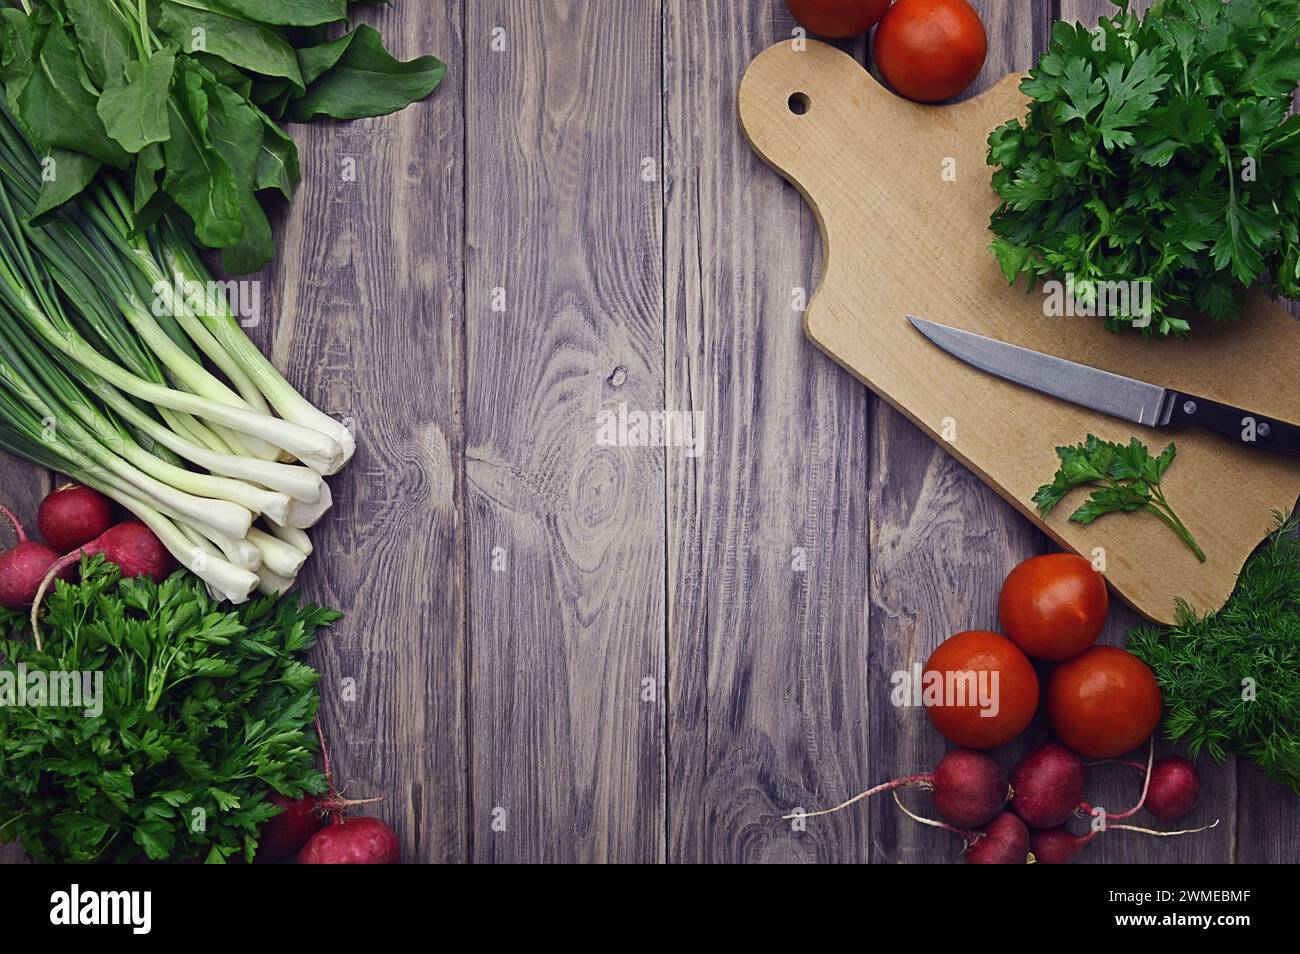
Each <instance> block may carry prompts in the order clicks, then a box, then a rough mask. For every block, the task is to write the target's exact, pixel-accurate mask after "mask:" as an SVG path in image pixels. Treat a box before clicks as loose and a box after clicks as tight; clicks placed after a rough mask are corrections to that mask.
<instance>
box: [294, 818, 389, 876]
mask: <svg viewBox="0 0 1300 954" xmlns="http://www.w3.org/2000/svg"><path fill="white" fill-rule="evenodd" d="M401 850H402V849H401V845H400V844H398V841H397V835H395V834H393V830H392V829H391V828H389V827H388V826H387V825H385V824H384V823H383V822H382V821H380V820H379V819H378V818H345V819H343V820H342V821H338V822H335V823H334V824H333V825H330V826H329V827H328V828H322V829H321V830H320V831H318V832H316V834H314V835H312V836H311V840H309V841H308V842H307V844H305V845H304V846H303V849H302V851H300V852H298V864H300V865H395V864H397V861H398V857H399V855H400V854H401Z"/></svg>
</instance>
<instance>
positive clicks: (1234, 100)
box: [988, 0, 1300, 337]
mask: <svg viewBox="0 0 1300 954" xmlns="http://www.w3.org/2000/svg"><path fill="white" fill-rule="evenodd" d="M1115 2H1116V6H1118V7H1119V10H1118V11H1117V12H1116V13H1115V14H1114V15H1112V16H1110V17H1103V18H1102V19H1101V20H1100V21H1099V22H1098V24H1097V28H1096V31H1090V30H1088V29H1087V28H1085V27H1084V26H1083V25H1082V24H1070V23H1064V22H1061V23H1057V24H1056V25H1055V26H1054V28H1053V30H1052V42H1051V45H1050V47H1049V48H1048V50H1047V51H1046V52H1045V53H1044V54H1043V55H1042V57H1041V58H1040V59H1039V61H1038V63H1037V65H1036V66H1035V67H1034V68H1033V69H1032V70H1031V71H1030V73H1029V75H1028V77H1027V78H1026V79H1025V80H1024V81H1023V82H1022V84H1021V90H1022V91H1024V92H1025V93H1026V94H1027V95H1028V96H1029V97H1030V105H1029V110H1028V113H1027V115H1026V116H1025V117H1024V119H1023V121H1021V120H1020V119H1014V120H1011V121H1010V122H1008V123H1006V124H1004V125H1003V126H1000V127H998V128H997V129H995V130H994V131H993V133H992V134H991V135H990V136H989V153H988V161H989V164H990V165H993V166H997V167H999V168H998V169H997V171H996V172H995V173H994V175H993V188H994V189H995V191H996V192H997V193H998V195H999V196H1000V197H1001V199H1002V203H1001V205H1000V206H999V207H998V209H997V210H996V211H995V212H994V214H993V219H992V224H991V228H992V230H993V232H994V233H995V234H996V235H997V238H996V239H995V240H994V242H993V245H992V248H993V251H994V253H995V254H996V256H997V258H998V260H999V262H1000V264H1001V266H1002V270H1003V273H1004V274H1005V275H1006V278H1007V280H1008V281H1010V282H1015V281H1016V279H1017V278H1018V277H1019V276H1020V275H1024V276H1025V277H1026V279H1027V282H1028V285H1029V288H1030V289H1031V290H1032V289H1033V287H1034V285H1035V283H1036V281H1037V280H1038V279H1040V278H1047V277H1049V276H1055V277H1057V278H1061V279H1064V278H1065V276H1066V275H1067V274H1069V275H1073V277H1074V281H1075V287H1076V289H1081V290H1083V291H1078V292H1076V295H1075V297H1076V298H1077V299H1080V304H1083V305H1085V306H1091V305H1094V304H1095V303H1096V302H1095V295H1096V292H1095V289H1096V285H1095V284H1094V283H1097V282H1143V283H1149V285H1148V286H1146V287H1149V288H1150V291H1151V296H1150V306H1151V307H1150V312H1149V314H1146V315H1143V314H1141V313H1139V312H1140V309H1137V308H1133V307H1132V303H1131V300H1130V307H1129V309H1128V313H1111V314H1106V315H1105V316H1104V318H1105V322H1106V326H1107V327H1108V328H1110V329H1111V330H1112V331H1114V330H1118V329H1121V328H1126V327H1130V326H1134V323H1135V322H1136V323H1137V324H1136V326H1137V327H1142V321H1143V320H1144V319H1145V318H1149V319H1150V324H1149V325H1146V326H1145V327H1142V330H1143V333H1144V334H1148V335H1154V336H1157V337H1166V336H1169V335H1174V336H1184V335H1186V333H1187V332H1188V330H1189V328H1190V325H1189V323H1188V321H1187V317H1186V316H1187V315H1189V314H1193V313H1198V312H1199V313H1204V314H1208V315H1209V316H1210V317H1211V318H1213V319H1214V320H1216V321H1228V320H1232V319H1235V318H1237V317H1239V316H1240V314H1241V311H1242V307H1243V305H1244V302H1245V294H1246V290H1247V289H1248V288H1249V287H1250V286H1251V285H1253V284H1255V283H1256V282H1263V283H1266V284H1272V286H1273V287H1274V289H1275V290H1276V291H1277V292H1278V293H1280V294H1282V295H1284V296H1286V297H1291V298H1294V297H1300V190H1297V189H1296V188H1295V182H1296V179H1297V177H1300V116H1288V115H1287V113H1288V111H1289V109H1290V106H1291V95H1292V92H1293V91H1294V90H1295V87H1296V84H1297V82H1300V51H1297V46H1296V44H1297V39H1300V0H1232V2H1231V3H1224V2H1222V0H1158V2H1156V3H1155V4H1154V5H1153V6H1152V7H1151V8H1150V9H1149V10H1148V11H1147V13H1146V14H1145V15H1144V16H1143V17H1141V18H1139V17H1138V16H1137V15H1136V14H1134V13H1132V12H1130V11H1129V9H1128V2H1127V0H1115ZM1090 298H1092V299H1094V300H1086V299H1090ZM1108 303H1109V304H1111V305H1112V306H1118V307H1113V308H1112V310H1114V311H1121V310H1123V304H1124V298H1122V297H1118V296H1116V298H1115V299H1114V300H1111V299H1108ZM1103 310H1105V309H1103Z"/></svg>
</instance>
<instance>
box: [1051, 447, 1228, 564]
mask: <svg viewBox="0 0 1300 954" xmlns="http://www.w3.org/2000/svg"><path fill="white" fill-rule="evenodd" d="M1177 453H1178V449H1177V448H1176V447H1175V446H1174V445H1173V444H1170V445H1169V446H1168V447H1166V448H1165V449H1164V450H1163V451H1161V452H1160V454H1159V456H1157V457H1152V456H1151V454H1150V452H1149V451H1148V450H1147V448H1146V445H1145V444H1143V443H1142V442H1141V441H1140V440H1138V439H1137V438H1136V437H1134V438H1133V439H1132V440H1130V441H1129V442H1128V443H1127V444H1116V443H1113V442H1111V441H1103V440H1100V439H1099V438H1097V437H1095V436H1094V435H1092V434H1089V435H1088V437H1087V439H1086V440H1084V441H1083V443H1081V444H1074V445H1071V446H1067V447H1058V448H1057V449H1056V456H1057V457H1058V458H1060V462H1061V465H1060V467H1059V469H1058V470H1057V471H1056V474H1055V475H1054V476H1053V478H1052V482H1051V483H1050V484H1043V486H1041V487H1039V488H1038V490H1036V491H1035V492H1034V497H1033V501H1034V504H1035V505H1036V506H1037V507H1038V512H1039V513H1040V514H1041V515H1042V516H1044V517H1046V516H1047V515H1048V514H1049V513H1051V512H1052V510H1053V509H1054V508H1055V507H1056V505H1057V504H1059V503H1060V502H1061V501H1062V500H1064V499H1065V498H1066V497H1067V496H1068V495H1069V493H1070V491H1072V490H1074V489H1075V488H1077V487H1092V488H1094V489H1093V491H1092V493H1091V494H1090V495H1089V496H1088V499H1087V500H1086V501H1085V502H1084V503H1083V504H1082V505H1080V506H1079V508H1078V509H1076V510H1075V511H1074V513H1072V514H1070V519H1071V520H1073V521H1074V522H1076V523H1083V524H1088V523H1092V522H1093V521H1094V520H1096V519H1097V518H1098V517H1103V516H1105V515H1106V514H1108V513H1133V512H1134V511H1137V510H1145V511H1148V512H1149V513H1153V514H1155V515H1156V516H1157V517H1159V518H1160V519H1161V520H1163V521H1164V522H1165V523H1166V524H1167V525H1168V526H1169V528H1170V529H1171V530H1173V531H1174V533H1176V534H1178V537H1179V539H1181V540H1182V541H1183V542H1184V543H1186V544H1187V545H1188V546H1189V547H1190V548H1191V550H1192V552H1193V553H1195V554H1196V558H1197V559H1198V560H1200V561H1201V562H1202V563H1204V562H1205V554H1204V553H1203V552H1202V551H1201V548H1200V547H1199V546H1198V545H1197V543H1196V540H1195V539H1194V538H1193V537H1192V534H1191V532H1190V531H1189V530H1188V529H1187V527H1185V526H1184V525H1183V522H1182V521H1181V520H1179V519H1178V515H1177V514H1175V513H1174V511H1173V508H1172V507H1170V506H1169V502H1168V501H1167V500H1165V495H1164V493H1163V491H1161V489H1160V480H1161V478H1162V477H1164V475H1165V471H1166V470H1168V469H1169V465H1170V464H1172V463H1173V461H1174V457H1175V455H1176V454H1177Z"/></svg>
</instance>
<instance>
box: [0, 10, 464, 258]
mask: <svg viewBox="0 0 1300 954" xmlns="http://www.w3.org/2000/svg"><path fill="white" fill-rule="evenodd" d="M357 2H358V0H183V2H181V0H14V2H13V5H12V6H9V7H8V8H6V9H3V10H0V30H2V31H3V32H2V35H3V44H4V54H3V59H2V60H0V71H2V73H3V81H4V88H5V95H6V99H7V101H8V104H9V107H10V109H11V110H12V112H13V113H14V114H15V115H16V116H17V117H18V118H19V120H20V121H21V122H22V124H23V127H24V129H25V130H26V132H27V134H28V138H29V139H31V140H32V141H33V142H35V143H36V144H38V146H39V147H40V149H41V151H42V153H43V154H46V156H47V168H46V169H45V170H44V171H45V172H46V173H47V175H46V180H45V181H46V185H45V188H44V190H43V192H42V195H41V202H40V206H39V207H38V210H37V211H38V215H37V221H40V215H41V214H48V213H49V212H50V211H52V210H53V209H56V208H57V207H59V206H60V205H62V204H63V203H65V202H67V201H68V200H69V199H70V198H72V197H73V196H75V195H77V194H78V193H80V192H81V191H82V190H83V189H84V188H85V187H86V186H87V185H88V184H89V183H90V182H91V181H92V180H93V179H94V178H95V176H96V175H97V174H99V173H100V170H101V169H105V170H115V172H114V173H112V174H115V175H116V176H118V177H119V178H120V179H121V182H122V184H123V185H124V186H125V187H128V188H130V189H131V190H132V193H133V201H134V210H135V212H136V213H137V215H138V217H139V219H140V220H141V221H142V223H143V224H144V226H148V225H152V224H153V223H154V222H155V221H157V220H158V218H159V217H160V216H161V215H162V214H163V213H164V212H166V211H168V210H169V209H171V208H177V209H179V210H180V211H181V212H182V213H184V217H185V221H186V222H187V223H188V225H189V226H190V227H191V228H192V229H193V233H194V236H195V237H196V238H197V239H198V241H199V242H201V243H202V244H203V245H205V246H207V247H209V248H219V249H222V255H223V262H224V265H225V268H226V270H227V271H228V272H231V273H243V272H250V271H256V270H257V269H259V268H261V267H262V266H263V265H265V264H267V263H268V262H269V261H270V260H271V259H272V258H273V257H274V255H275V241H274V239H273V237H272V235H271V226H270V223H269V221H268V220H267V217H266V214H265V213H264V212H263V210H262V206H261V202H260V200H259V198H258V196H259V194H260V193H262V192H266V191H278V192H280V193H282V194H283V195H284V197H285V198H286V199H291V198H292V197H293V192H294V189H295V188H296V187H297V186H298V182H299V179H300V173H299V166H298V150H297V147H296V146H295V145H294V142H293V140H292V139H290V138H289V136H288V135H287V134H286V133H285V132H284V131H283V130H282V129H281V128H280V126H279V124H278V122H277V121H280V120H291V121H293V122H307V121H309V120H311V119H314V118H316V117H319V116H328V117H332V118H334V119H357V118H359V117H363V116H380V115H383V114H385V113H390V112H393V111H395V110H398V109H402V108H403V107H405V106H407V105H409V104H410V103H413V102H415V101H416V100H419V99H423V98H424V97H425V96H428V95H429V93H430V92H432V91H433V89H434V87H435V86H437V85H438V83H439V82H440V81H441V80H442V77H443V75H444V73H445V72H446V68H445V67H444V65H443V64H442V63H441V62H439V61H438V60H437V59H435V58H434V57H432V56H423V57H420V58H418V59H415V60H411V61H410V62H407V63H402V62H399V61H397V60H395V59H394V58H393V57H392V56H391V55H390V54H389V53H388V51H387V50H385V49H384V44H383V41H382V40H381V39H380V36H379V34H378V33H377V32H376V31H375V30H374V29H373V28H371V27H369V26H364V25H363V26H358V27H357V28H356V29H354V30H351V31H350V32H346V33H343V34H341V35H339V34H338V31H337V30H334V29H332V27H334V26H336V25H338V24H340V23H343V22H345V21H346V20H347V17H348V8H349V7H350V6H351V5H353V4H355V3H357ZM19 4H21V6H22V8H23V9H21V10H20V9H17V7H18V5H19ZM50 173H52V174H50Z"/></svg>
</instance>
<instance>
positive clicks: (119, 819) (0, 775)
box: [0, 557, 339, 862]
mask: <svg viewBox="0 0 1300 954" xmlns="http://www.w3.org/2000/svg"><path fill="white" fill-rule="evenodd" d="M45 607H46V622H45V624H44V626H43V627H42V630H43V631H44V632H45V633H46V643H45V651H44V652H37V651H36V650H35V649H34V647H33V645H32V642H31V640H30V638H26V637H24V635H23V632H22V626H23V620H22V619H21V617H19V616H17V614H9V615H8V616H7V617H5V618H0V626H3V627H4V628H5V630H6V631H8V632H9V633H10V637H9V638H8V639H7V640H5V641H3V642H0V655H3V657H4V659H3V661H2V662H0V687H3V686H4V685H5V681H6V677H8V679H9V680H10V684H11V685H12V679H13V678H15V676H14V675H10V674H16V673H17V672H18V671H19V670H18V666H20V665H23V666H25V667H26V672H27V673H28V674H30V673H31V672H34V671H36V670H42V671H45V672H78V673H79V672H87V671H99V672H102V673H103V700H102V702H103V711H102V713H101V714H100V715H99V716H97V717H93V718H90V717H87V716H86V715H85V710H84V709H82V708H57V707H52V706H42V707H40V708H37V707H31V706H17V705H14V704H13V701H12V700H11V701H9V702H8V703H7V705H6V706H4V707H0V838H3V839H4V840H6V841H13V840H19V841H21V842H22V844H23V847H24V848H25V849H26V851H27V854H28V855H29V856H30V857H31V858H32V859H34V860H36V861H40V862H128V861H133V860H138V859H142V858H149V859H152V860H154V861H192V860H205V861H208V862H223V861H225V860H226V859H227V858H230V857H231V856H234V855H237V854H240V853H242V854H243V856H244V858H245V859H246V860H249V861H251V860H252V857H253V853H254V850H255V848H256V846H257V836H258V826H259V825H260V824H261V823H262V822H264V821H266V819H268V818H270V817H271V816H273V815H275V814H277V812H278V809H277V807H276V806H275V805H274V804H273V803H272V802H270V801H268V799H267V796H268V795H269V793H270V792H271V791H272V790H275V791H278V792H280V793H281V794H284V795H288V796H290V797H300V796H302V795H303V794H306V793H312V794H317V793H320V792H322V791H324V790H325V779H324V777H323V776H322V775H321V773H320V772H319V771H318V770H317V769H316V766H315V752H316V750H317V748H318V746H317V743H316V737H315V734H314V731H313V719H314V717H315V713H316V706H317V701H318V696H317V692H316V682H317V679H318V678H319V677H318V674H317V673H316V672H315V671H314V670H313V669H312V668H311V667H310V666H308V665H307V664H306V663H305V662H303V661H302V657H303V656H304V655H305V653H306V652H307V650H308V649H310V648H311V646H312V645H313V644H314V642H315V640H316V631H317V629H319V628H320V627H323V626H327V625H329V624H330V623H331V622H333V621H334V620H336V619H338V618H339V614H338V613H335V612H333V611H331V610H326V609H320V608H319V607H316V606H301V605H299V603H298V601H297V600H296V599H293V598H283V599H259V600H255V601H253V602H250V603H246V604H244V605H243V606H240V607H236V608H234V609H226V608H222V607H221V606H219V605H218V604H217V603H216V602H214V601H213V600H212V599H211V598H210V597H209V596H208V594H207V592H206V590H205V589H204V587H203V584H202V583H201V582H200V581H199V580H197V579H196V578H195V577H193V576H191V575H189V574H187V573H184V572H178V573H175V574H173V575H172V576H171V577H169V578H168V579H167V580H165V581H164V582H163V583H161V584H157V583H153V582H151V581H148V580H144V579H135V580H121V579H120V574H119V572H118V570H117V567H116V566H114V565H113V564H110V563H105V562H104V561H103V558H102V557H95V558H93V559H91V560H88V561H85V562H83V566H82V582H81V583H80V584H78V585H75V586H73V585H69V584H66V583H60V584H59V585H58V586H57V588H56V589H55V591H54V593H53V594H52V595H51V596H50V597H49V598H48V599H47V601H46V603H45Z"/></svg>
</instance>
